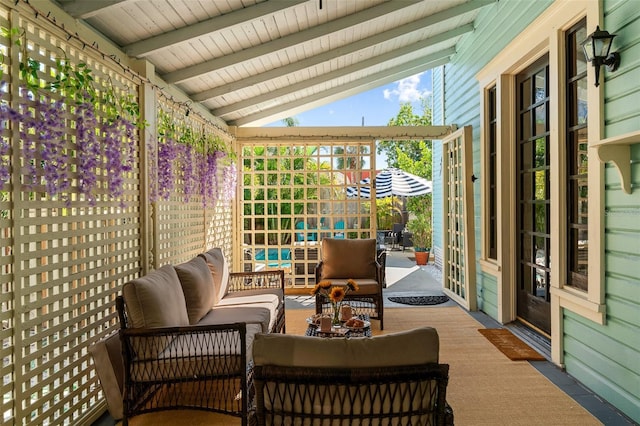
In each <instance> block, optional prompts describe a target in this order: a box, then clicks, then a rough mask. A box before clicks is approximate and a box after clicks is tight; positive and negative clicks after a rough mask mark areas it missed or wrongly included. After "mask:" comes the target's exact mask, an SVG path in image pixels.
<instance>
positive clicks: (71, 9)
mask: <svg viewBox="0 0 640 426" xmlns="http://www.w3.org/2000/svg"><path fill="white" fill-rule="evenodd" d="M125 1H129V0H91V1H87V0H68V1H65V0H61V1H60V5H61V7H62V9H63V10H64V11H65V12H67V13H68V14H69V15H71V16H73V17H74V18H76V19H87V18H91V17H92V16H95V15H97V14H98V13H100V12H103V11H104V10H105V9H107V8H109V7H111V6H115V5H117V4H120V3H124V2H125Z"/></svg>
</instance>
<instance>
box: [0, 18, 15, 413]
mask: <svg viewBox="0 0 640 426" xmlns="http://www.w3.org/2000/svg"><path fill="white" fill-rule="evenodd" d="M0 26H1V27H3V28H9V27H10V23H9V13H8V10H6V9H5V8H0ZM10 44H11V43H10V41H9V40H8V39H5V38H0V51H1V52H2V57H1V58H0V59H1V60H2V62H1V65H0V66H2V89H1V90H0V99H1V102H2V103H3V104H4V103H6V102H7V101H8V99H9V96H8V84H9V81H10V77H11V75H10V73H9V72H10V69H9V66H8V64H9V63H10V57H9V52H10V51H9V46H10ZM10 137H11V129H10V128H9V127H8V126H7V125H6V123H3V125H2V127H1V128H0V138H1V140H0V144H2V145H3V147H6V148H9V146H10ZM10 155H11V151H10V150H9V151H8V152H7V155H6V156H0V161H1V162H3V163H5V164H9V161H10ZM0 251H1V254H0V269H1V272H0V322H1V323H2V326H1V327H0V360H1V362H2V364H0V380H1V381H0V423H2V424H12V423H14V419H15V411H14V406H15V399H14V387H15V382H14V376H13V370H14V368H15V358H14V350H15V342H14V339H13V333H14V330H15V321H14V315H15V302H14V289H15V284H14V275H13V274H14V267H13V211H12V210H11V186H10V185H9V184H8V183H4V182H1V181H0Z"/></svg>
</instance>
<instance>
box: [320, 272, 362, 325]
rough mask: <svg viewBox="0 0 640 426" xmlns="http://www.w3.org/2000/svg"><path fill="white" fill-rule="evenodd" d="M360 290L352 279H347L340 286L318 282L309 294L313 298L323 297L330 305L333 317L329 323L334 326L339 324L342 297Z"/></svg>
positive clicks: (329, 282) (327, 282)
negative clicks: (345, 282) (319, 295)
mask: <svg viewBox="0 0 640 426" xmlns="http://www.w3.org/2000/svg"><path fill="white" fill-rule="evenodd" d="M359 289H360V288H359V287H358V283H356V282H355V281H354V280H353V279H351V278H349V279H348V280H347V284H346V285H344V286H342V285H333V284H332V283H331V281H327V280H325V281H320V282H319V283H318V284H316V286H315V287H314V288H313V290H311V294H312V295H313V296H315V295H317V294H318V293H319V294H321V295H323V296H324V297H325V298H326V299H328V300H329V302H330V303H331V308H332V309H333V316H332V320H331V322H332V323H333V324H334V325H338V324H340V306H341V305H342V301H343V300H344V297H345V296H346V295H347V293H349V292H350V291H358V290H359Z"/></svg>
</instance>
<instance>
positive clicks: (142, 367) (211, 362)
mask: <svg viewBox="0 0 640 426" xmlns="http://www.w3.org/2000/svg"><path fill="white" fill-rule="evenodd" d="M117 306H118V312H119V315H120V318H121V320H124V321H125V323H126V311H125V308H124V300H123V298H122V296H118V298H117ZM120 337H121V340H122V352H123V358H124V366H125V375H124V376H125V377H124V394H123V414H124V417H123V420H122V424H123V426H127V425H128V419H129V418H131V417H133V416H136V415H139V414H142V413H147V412H154V411H161V410H173V409H200V410H207V411H215V412H221V413H226V414H230V415H233V416H237V417H241V418H242V424H243V425H246V424H247V419H248V413H249V401H252V400H253V395H252V394H250V393H249V390H251V393H253V385H251V384H250V383H249V382H250V380H251V375H252V374H251V366H250V365H248V363H247V347H246V324H245V323H235V324H225V325H195V326H188V327H167V328H144V329H133V328H126V327H123V328H121V329H120ZM177 339H180V341H181V342H183V344H182V345H181V346H182V347H184V346H188V347H190V348H194V349H195V350H194V351H190V352H195V353H196V355H192V354H191V355H189V356H183V355H179V354H178V352H179V351H178V350H175V351H174V350H164V351H163V348H166V347H168V346H170V343H171V342H173V341H176V340H177ZM158 352H163V355H164V356H163V357H156V358H150V357H147V358H145V357H143V356H139V355H138V354H144V353H158ZM246 396H248V398H247V397H246Z"/></svg>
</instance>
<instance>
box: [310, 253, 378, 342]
mask: <svg viewBox="0 0 640 426" xmlns="http://www.w3.org/2000/svg"><path fill="white" fill-rule="evenodd" d="M383 253H384V252H383ZM381 256H384V258H382V257H381ZM381 259H383V260H386V253H384V254H381V253H378V256H377V260H376V269H377V273H376V280H377V281H378V291H377V293H376V294H365V295H363V294H358V293H356V292H351V293H347V294H346V295H345V297H344V299H343V301H345V302H347V303H349V304H351V306H352V307H353V308H354V309H355V311H356V312H357V313H358V314H367V315H369V317H370V318H372V319H377V320H379V321H380V330H384V298H383V297H382V288H383V287H384V282H385V279H386V278H385V271H384V268H383V267H382V266H381V264H380V260H381ZM323 266H324V262H323V261H322V260H321V261H320V262H318V264H317V265H316V269H315V276H316V283H319V282H320V281H321V278H322V268H323ZM332 309H333V308H332V306H331V303H330V302H329V300H328V299H327V298H326V297H324V296H323V295H322V294H320V293H318V294H316V314H321V313H331V310H332Z"/></svg>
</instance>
